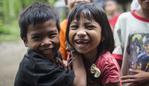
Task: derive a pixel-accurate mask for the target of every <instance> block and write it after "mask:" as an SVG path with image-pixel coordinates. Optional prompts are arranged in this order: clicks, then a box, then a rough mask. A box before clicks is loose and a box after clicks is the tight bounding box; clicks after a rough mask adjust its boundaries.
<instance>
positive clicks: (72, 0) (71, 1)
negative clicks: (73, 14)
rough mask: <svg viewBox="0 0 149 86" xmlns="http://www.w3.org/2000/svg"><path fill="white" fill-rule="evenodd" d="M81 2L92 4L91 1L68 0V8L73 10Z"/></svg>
mask: <svg viewBox="0 0 149 86" xmlns="http://www.w3.org/2000/svg"><path fill="white" fill-rule="evenodd" d="M80 2H91V0H67V6H68V8H69V10H72V9H73V8H74V7H75V6H76V5H77V4H78V3H80Z"/></svg>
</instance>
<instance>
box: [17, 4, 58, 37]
mask: <svg viewBox="0 0 149 86" xmlns="http://www.w3.org/2000/svg"><path fill="white" fill-rule="evenodd" d="M51 19H53V20H55V21H56V26H57V28H58V31H59V30H60V26H59V18H58V16H57V15H56V13H55V11H54V9H53V8H52V7H50V6H49V5H48V4H45V3H41V2H35V3H33V4H32V5H30V6H29V7H27V8H26V9H25V10H23V11H22V13H21V14H20V16H19V27H20V36H21V38H22V39H23V38H26V35H27V30H28V27H29V25H33V26H35V25H37V24H39V23H43V22H46V21H48V20H51Z"/></svg>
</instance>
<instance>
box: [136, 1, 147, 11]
mask: <svg viewBox="0 0 149 86" xmlns="http://www.w3.org/2000/svg"><path fill="white" fill-rule="evenodd" d="M138 2H139V4H140V6H141V7H142V8H143V9H145V10H149V0H138Z"/></svg>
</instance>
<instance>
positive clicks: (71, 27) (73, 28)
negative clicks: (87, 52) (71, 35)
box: [70, 25, 79, 30]
mask: <svg viewBox="0 0 149 86" xmlns="http://www.w3.org/2000/svg"><path fill="white" fill-rule="evenodd" d="M78 27H79V26H78V25H71V26H70V29H71V30H76V29H78Z"/></svg>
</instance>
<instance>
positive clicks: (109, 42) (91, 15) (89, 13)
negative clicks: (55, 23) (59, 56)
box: [66, 3, 114, 55]
mask: <svg viewBox="0 0 149 86" xmlns="http://www.w3.org/2000/svg"><path fill="white" fill-rule="evenodd" d="M81 15H83V17H85V18H87V19H89V20H95V21H96V22H97V23H98V24H100V26H101V29H102V30H101V31H102V32H101V34H102V39H103V40H102V41H101V43H100V44H99V45H98V50H97V51H98V55H99V54H101V53H104V52H105V51H110V52H111V53H112V51H113V49H114V38H113V32H112V30H111V27H110V24H109V22H108V19H107V16H106V14H105V13H104V11H103V9H101V8H99V7H98V8H97V7H96V6H95V5H94V4H93V3H81V4H78V5H77V6H76V7H75V8H74V9H73V10H72V12H71V13H70V14H69V16H68V24H67V28H66V40H67V42H68V43H69V44H70V40H69V37H68V36H69V29H70V24H71V22H72V21H73V20H74V19H77V20H79V19H80V17H81ZM95 39H96V38H95Z"/></svg>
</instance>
